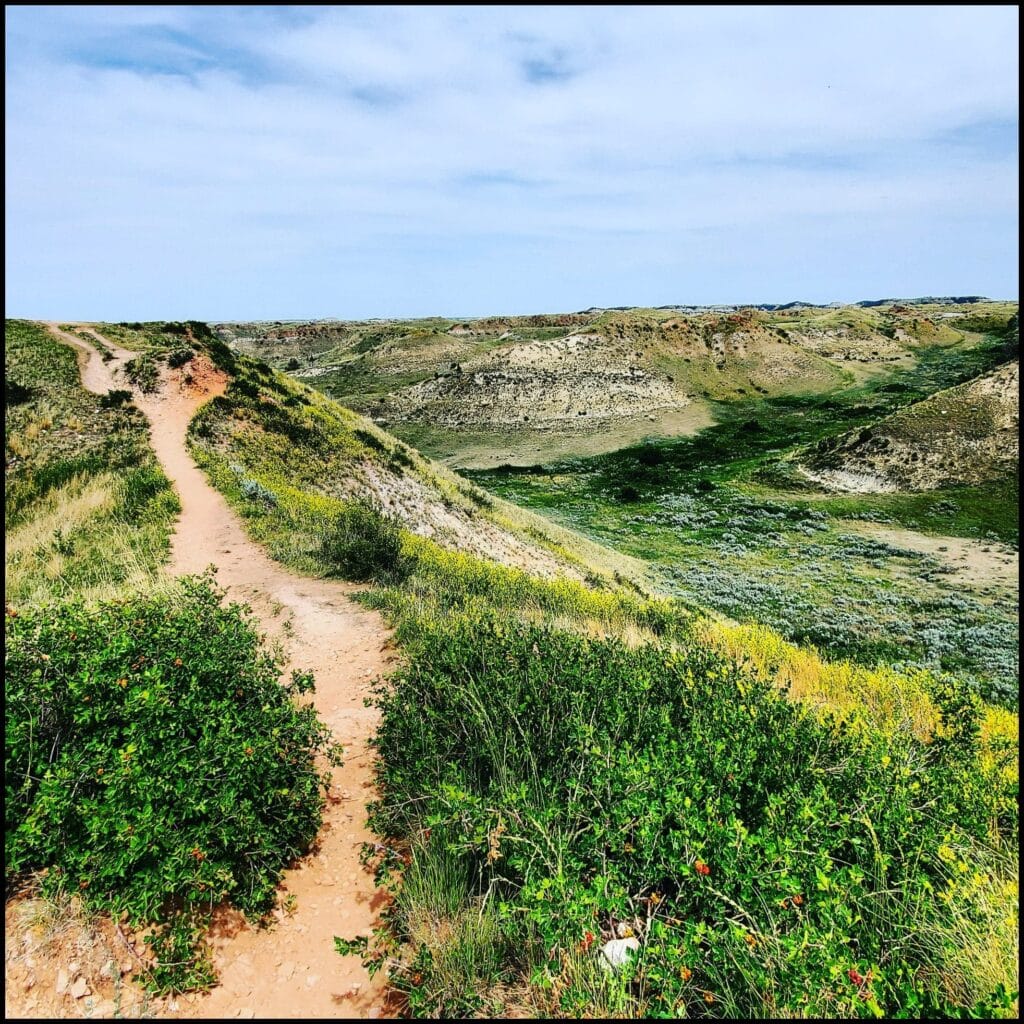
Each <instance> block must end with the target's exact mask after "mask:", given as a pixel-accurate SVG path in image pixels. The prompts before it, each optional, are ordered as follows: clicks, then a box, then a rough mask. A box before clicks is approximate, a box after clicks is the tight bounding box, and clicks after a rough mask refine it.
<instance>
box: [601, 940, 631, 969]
mask: <svg viewBox="0 0 1024 1024" xmlns="http://www.w3.org/2000/svg"><path fill="white" fill-rule="evenodd" d="M639 948H640V940H639V939H636V938H634V937H633V936H630V937H629V938H626V939H611V940H610V941H608V942H606V943H605V944H604V945H603V946H602V947H601V964H602V966H603V967H604V968H605V969H606V970H609V971H610V970H616V969H618V968H620V967H624V966H626V964H628V963H629V962H630V959H631V954H632V953H635V952H636V951H637V950H638V949H639Z"/></svg>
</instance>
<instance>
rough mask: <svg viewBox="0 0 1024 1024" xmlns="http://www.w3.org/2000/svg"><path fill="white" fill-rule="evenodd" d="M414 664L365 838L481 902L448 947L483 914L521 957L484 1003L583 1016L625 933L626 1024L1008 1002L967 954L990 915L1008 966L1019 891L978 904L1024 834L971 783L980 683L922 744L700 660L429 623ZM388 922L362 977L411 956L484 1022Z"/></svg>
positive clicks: (423, 1008)
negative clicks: (380, 839)
mask: <svg viewBox="0 0 1024 1024" xmlns="http://www.w3.org/2000/svg"><path fill="white" fill-rule="evenodd" d="M406 652H407V655H408V658H409V660H408V663H407V665H406V667H405V668H404V669H403V670H402V671H401V672H399V674H398V675H397V677H396V678H395V679H394V680H393V681H392V683H391V685H390V686H388V687H387V688H385V687H381V688H380V689H379V691H378V701H379V704H380V706H381V708H382V711H383V721H382V726H381V729H380V731H379V733H378V737H377V741H376V742H377V746H378V750H379V754H380V762H379V763H380V771H381V783H382V789H383V796H382V799H381V801H380V802H379V803H378V804H377V805H375V807H374V809H373V824H374V827H375V829H376V830H377V831H378V832H379V833H380V834H383V835H386V836H389V837H391V839H392V850H393V851H397V853H399V854H401V853H402V851H406V852H405V854H404V859H405V861H406V862H408V860H409V859H410V858H411V860H412V864H413V865H414V868H415V870H414V872H413V875H414V876H415V877H418V876H422V875H424V874H427V875H429V874H430V872H431V863H430V862H431V861H432V860H433V859H435V858H438V857H444V858H450V857H451V855H452V853H453V852H455V853H457V855H458V857H457V860H458V865H459V869H460V872H461V873H460V874H459V878H460V879H461V882H460V884H461V885H462V886H463V887H464V889H465V891H466V892H467V893H468V894H469V895H468V896H467V897H466V899H465V901H464V903H463V906H462V907H460V908H459V909H457V910H455V911H448V912H438V913H437V914H435V917H434V919H433V920H434V921H435V923H434V925H433V930H434V932H438V931H443V930H445V929H453V928H454V927H455V924H456V923H457V922H458V921H460V920H462V919H464V918H465V917H466V915H467V914H468V913H470V912H472V911H473V910H474V908H476V910H477V911H478V916H479V915H483V914H484V910H485V903H486V908H487V910H488V913H492V914H495V915H496V918H497V922H498V926H499V928H500V930H501V934H500V935H499V936H498V937H497V938H495V939H494V940H493V941H491V943H490V946H491V948H497V949H500V950H518V951H519V952H518V953H517V954H515V955H511V954H506V955H505V962H504V965H503V967H502V968H501V969H491V970H490V971H489V975H488V977H489V979H490V982H491V983H493V984H495V985H496V984H498V983H499V982H503V983H505V984H506V985H507V984H508V983H509V981H510V978H513V977H515V976H516V975H519V976H520V977H523V976H530V977H531V978H532V982H533V984H534V986H537V987H539V989H540V990H541V992H544V991H547V992H548V994H549V995H548V998H550V1000H551V1003H550V1005H549V1006H548V1007H547V1010H548V1011H549V1012H552V1013H559V1014H569V1015H576V1014H583V1015H587V1013H588V1010H589V1009H591V1008H592V1006H593V993H592V991H591V990H590V988H589V987H588V984H589V983H587V984H584V982H583V981H581V979H585V978H586V977H587V970H586V969H584V968H585V964H586V963H593V956H594V953H595V952H596V949H592V948H591V947H592V946H595V944H599V943H600V942H603V941H604V940H605V939H607V938H610V937H612V936H614V935H616V934H620V933H621V929H623V928H628V929H630V930H631V931H632V932H633V933H635V934H636V935H637V936H638V937H639V938H640V940H641V952H640V956H639V959H638V963H637V964H636V966H635V969H634V971H633V972H632V974H631V977H632V986H631V988H630V989H629V992H630V993H631V994H630V996H629V999H630V1000H632V1003H631V1008H630V1013H631V1014H639V1015H653V1016H664V1015H679V1014H681V1013H683V1012H685V1014H686V1015H688V1016H708V1017H718V1016H726V1017H739V1018H745V1019H751V1018H752V1017H761V1016H765V1015H766V1014H780V1015H782V1016H794V1015H798V1016H823V1017H834V1016H858V1015H862V1014H868V1013H873V1014H876V1015H882V1014H888V1015H892V1014H897V1015H898V1014H899V1013H900V1012H901V1011H904V1010H907V1009H910V1008H912V1007H913V1006H914V1005H915V1003H914V1000H917V1004H919V1005H929V1006H933V1007H938V1008H940V1009H941V1010H943V1011H949V1010H950V1008H951V1006H952V1004H954V1003H955V1004H957V1005H958V1006H966V1007H973V1006H974V1005H975V1003H978V1002H980V1001H982V1000H984V999H986V998H988V996H989V994H990V993H992V992H993V990H994V989H995V988H996V983H995V982H993V981H992V979H991V977H990V976H989V974H987V973H986V971H985V970H983V969H981V968H979V967H978V966H977V964H975V963H974V962H973V961H971V960H970V958H969V956H968V955H967V954H966V953H965V950H964V948H963V946H964V941H963V938H962V936H963V935H965V934H967V931H966V930H965V929H967V928H968V927H969V925H970V922H971V921H974V922H975V924H974V927H977V922H979V921H984V925H983V926H982V927H981V929H980V931H981V932H982V934H983V935H985V939H984V941H987V942H993V941H995V940H993V938H992V936H993V935H999V936H1000V941H1003V942H1004V946H1003V947H1000V948H1003V949H1005V951H1007V953H1009V951H1010V950H1011V949H1012V939H1010V938H1008V936H1009V935H1010V932H1012V929H1010V930H1009V931H1008V929H1007V927H1006V925H1005V921H1006V920H1009V919H1010V918H1009V917H1006V913H1007V910H1008V909H1009V907H1008V904H1007V902H1006V897H1005V896H1004V897H1000V898H1001V899H1002V903H1001V904H999V900H998V899H997V900H996V903H997V905H999V906H1000V908H1001V909H998V910H996V911H988V910H985V907H986V906H987V904H985V903H984V900H981V899H980V897H979V894H980V893H985V894H988V895H992V894H993V893H998V892H1000V891H1001V890H1000V886H1001V885H1002V884H1003V880H1005V879H1006V878H1007V877H1009V872H1010V871H1011V870H1012V866H1011V862H1010V860H1009V858H1008V857H1007V856H1006V854H1002V855H999V854H997V853H996V852H995V851H998V850H999V849H1000V848H1001V844H1003V845H1002V848H1003V849H1010V848H1012V842H1013V841H1015V838H1016V817H1015V806H1014V795H1015V787H1014V785H1013V784H1012V783H1004V784H1002V785H992V784H991V777H989V782H988V783H986V782H985V779H984V777H983V776H982V774H981V773H980V771H979V768H978V765H979V746H978V713H979V703H978V702H977V699H976V698H975V697H973V696H972V695H971V694H970V693H969V692H968V691H967V690H966V689H965V688H963V687H957V686H954V685H952V684H949V685H948V686H947V687H946V688H945V689H943V688H941V687H940V688H939V689H938V690H937V691H936V693H935V694H934V699H935V702H936V704H937V706H938V707H939V708H940V711H941V714H942V718H943V723H944V724H943V725H942V726H941V727H940V729H939V736H938V738H937V739H936V740H935V741H934V742H933V743H930V744H926V743H921V742H919V741H917V740H915V739H913V737H911V736H910V735H909V734H906V733H897V734H893V735H886V734H884V733H882V732H879V731H876V730H874V729H873V728H871V727H869V726H868V725H867V724H866V723H859V724H858V723H852V724H851V723H846V724H842V723H836V722H834V721H832V720H831V719H830V718H829V717H828V716H827V715H812V714H810V713H809V712H808V711H807V710H806V709H805V708H802V707H801V706H800V705H799V704H797V703H794V702H791V701H789V700H787V699H786V697H785V695H784V694H782V693H780V692H779V691H778V690H777V689H776V688H775V687H773V686H772V685H769V684H766V683H764V682H762V681H758V680H756V679H754V678H752V677H751V676H750V675H748V674H747V673H746V672H744V671H743V670H741V669H739V668H738V667H737V666H736V665H735V663H732V662H728V661H726V660H725V659H722V658H720V657H718V656H716V655H714V654H712V653H710V652H708V651H707V650H705V649H701V648H698V647H696V646H691V647H687V648H685V649H681V650H678V649H677V650H672V649H669V648H665V647H661V646H658V645H653V644H649V645H647V646H644V647H640V648H638V649H632V650H631V649H629V648H627V647H625V646H624V645H623V644H621V643H620V642H618V641H614V640H592V639H588V638H585V637H581V636H578V635H574V634H567V633H563V632H559V631H556V630H553V629H546V628H537V627H531V626H525V625H522V624H519V623H516V622H514V621H510V620H509V619H508V617H507V616H501V617H498V616H495V615H493V614H490V613H487V612H483V613H479V612H478V613H476V614H468V613H467V614H462V615H454V616H449V617H447V618H444V619H438V618H435V619H432V620H431V621H430V622H429V623H422V622H421V623H420V625H419V628H418V630H417V631H416V637H415V642H414V643H408V644H407V645H406ZM388 856H391V857H392V858H393V859H392V863H393V864H394V865H395V866H398V865H400V864H401V863H402V862H403V860H402V858H401V857H395V856H394V854H389V855H388ZM1001 858H1002V859H1001ZM961 865H963V866H962V867H961ZM968 865H970V866H969V867H968ZM387 866H388V865H387V862H386V860H385V863H384V864H383V867H384V868H385V869H386V868H387ZM411 871H412V869H411V868H410V869H408V870H406V872H405V873H406V874H410V872H411ZM452 871H453V868H452V867H451V865H447V866H446V867H445V872H446V874H449V875H450V874H451V872H452ZM964 872H967V873H968V874H966V875H965V874H964ZM971 872H973V874H971ZM968 879H971V881H968ZM939 891H942V892H944V893H945V894H946V895H945V896H944V897H943V898H941V899H940V898H937V896H936V894H937V893H938V892H939ZM399 906H400V909H399V911H398V912H396V915H395V916H394V920H393V922H392V924H393V927H394V932H393V934H392V935H391V936H390V937H385V938H384V939H383V940H382V942H381V945H380V947H379V948H378V949H377V950H376V952H374V953H371V955H370V956H371V960H376V961H377V962H378V963H379V962H382V960H383V958H385V957H394V956H396V955H398V956H399V958H401V956H402V955H403V952H402V951H403V947H404V950H405V952H404V955H405V956H406V958H407V959H406V962H405V964H404V966H403V967H402V968H400V969H399V970H398V971H397V972H396V973H397V974H398V975H400V977H401V978H402V985H403V987H405V988H407V989H408V988H409V987H410V982H409V978H410V977H411V976H414V977H417V978H419V979H420V983H419V984H414V985H413V986H412V987H413V988H415V989H416V992H415V998H411V999H410V1003H411V1005H413V1006H414V1007H415V1008H416V1009H417V1012H421V1013H424V1014H425V1015H438V1014H440V1015H444V1014H446V1013H458V1014H465V1013H467V1012H470V1011H472V1010H473V1009H474V1007H473V1006H472V1005H469V1004H467V1001H466V992H467V991H475V992H476V997H477V1003H476V1008H479V1007H480V1005H481V1003H480V1001H481V1000H482V999H483V1000H486V997H487V986H486V985H482V984H481V983H480V982H479V980H477V981H475V982H473V983H468V982H467V986H465V987H461V988H460V987H459V986H457V985H455V986H453V984H452V981H451V978H450V977H447V976H446V977H444V978H441V977H439V976H437V970H438V968H437V967H436V963H437V951H436V949H434V948H433V946H434V945H435V944H436V941H435V940H431V939H430V938H429V936H425V935H424V934H423V930H422V928H419V929H418V928H417V908H416V907H415V906H413V905H411V904H409V901H408V900H406V905H405V908H404V909H402V906H403V905H402V904H400V905H399ZM420 910H422V908H420ZM1000 915H1002V916H1000ZM1011 916H1012V915H1011ZM1000 921H1002V922H1003V923H1001V924H1000V923H998V922H1000ZM986 928H990V929H991V934H986ZM971 934H974V935H977V932H974V933H971ZM476 962H477V963H479V961H476ZM581 962H582V963H581ZM1009 962H1010V961H1009V959H1007V960H1006V961H1005V962H1004V963H1005V964H1009ZM449 968H450V965H449ZM467 970H468V968H467ZM1009 972H1010V969H1009V967H1006V969H1005V971H1004V975H1003V977H1004V978H1005V977H1006V976H1008V974H1009ZM953 974H956V976H957V978H958V979H959V980H958V982H957V987H956V989H955V990H954V991H953V992H952V993H951V991H950V989H949V988H948V987H946V982H945V981H943V979H946V978H949V977H950V976H952V975H953ZM467 977H468V975H467ZM441 992H449V993H455V995H454V996H452V997H451V1001H449V1002H445V1001H444V999H440V998H439V996H438V993H441ZM953 1008H954V1009H955V1007H953Z"/></svg>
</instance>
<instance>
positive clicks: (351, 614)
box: [47, 323, 391, 1019]
mask: <svg viewBox="0 0 1024 1024" xmlns="http://www.w3.org/2000/svg"><path fill="white" fill-rule="evenodd" d="M72 326H74V327H75V329H76V330H78V331H79V332H81V333H84V334H88V335H92V336H93V337H94V338H95V339H96V340H97V342H98V343H99V345H100V347H101V348H103V349H106V350H107V351H108V352H109V353H112V354H113V358H110V359H108V360H107V361H106V362H105V361H104V360H103V359H102V358H101V356H100V353H99V352H97V351H96V349H94V348H93V347H91V346H90V345H88V344H86V343H85V342H83V341H82V340H81V338H78V337H76V336H75V335H73V334H70V333H68V332H67V331H63V330H61V329H60V326H59V325H58V324H55V323H50V324H47V327H48V328H49V330H50V331H51V333H53V334H54V335H55V336H56V337H57V338H58V339H59V340H60V341H62V342H64V343H65V344H67V345H71V346H73V347H74V348H75V349H76V350H77V353H78V358H79V367H80V369H81V375H82V382H83V385H84V386H85V387H86V388H87V389H88V390H90V391H93V392H96V393H100V394H104V393H106V392H107V391H108V390H111V389H112V388H127V387H128V386H129V385H128V384H127V382H126V380H125V378H124V376H123V375H122V374H121V373H120V371H121V368H122V367H123V365H124V363H125V362H126V361H127V360H128V359H130V358H131V356H132V354H133V353H131V352H127V351H125V350H124V349H121V348H119V347H118V346H116V345H114V344H112V343H111V342H110V341H109V340H107V339H106V338H103V337H102V336H101V335H98V334H97V333H96V332H95V330H94V329H93V328H91V327H90V326H89V325H87V324H81V325H72ZM225 384H226V380H225V378H224V376H223V374H221V373H220V372H219V371H218V370H216V369H215V368H214V367H213V366H212V365H211V364H210V363H209V362H208V361H207V360H206V359H205V358H204V357H197V358H196V359H194V360H193V362H192V363H190V364H187V365H186V366H185V367H183V368H182V369H180V370H176V371H173V370H172V371H168V370H165V371H163V374H162V379H161V387H160V389H159V390H158V391H157V392H156V393H155V394H148V395H147V394H141V393H139V392H137V391H136V393H135V395H134V400H135V404H136V405H137V406H138V407H139V408H140V409H141V410H142V411H143V413H145V415H146V417H147V419H148V420H149V423H150V428H151V431H150V433H151V441H152V445H153V448H154V450H155V451H156V454H157V456H158V458H159V459H160V463H161V465H162V466H163V469H164V472H165V473H166V474H167V476H168V477H169V478H170V480H171V481H172V483H173V484H174V487H175V490H176V491H177V493H178V496H179V498H180V500H181V506H182V513H181V517H180V519H179V521H178V524H177V528H176V531H175V533H174V536H173V538H172V545H171V564H170V566H169V571H170V572H171V573H173V574H175V575H181V574H184V573H193V572H201V571H202V570H203V569H205V568H206V567H207V566H209V565H211V564H212V565H213V566H215V567H216V569H217V580H218V582H219V583H220V585H221V586H223V587H225V588H226V589H227V592H228V596H229V597H230V598H231V599H232V600H236V601H241V602H244V603H246V604H248V605H249V606H250V607H251V608H252V610H253V612H254V613H255V615H256V617H257V618H258V620H259V622H260V624H261V627H262V628H263V629H264V631H265V632H266V633H267V634H268V636H269V637H271V638H273V639H277V640H279V641H280V642H281V643H282V645H283V647H284V650H285V652H286V655H287V657H288V660H289V667H295V668H299V669H308V670H311V671H312V672H313V674H314V675H315V677H316V693H315V695H314V697H313V701H314V703H315V705H316V707H317V710H318V711H319V713H320V716H321V717H322V718H323V719H324V721H326V722H327V724H328V725H329V726H330V727H331V729H332V730H333V732H334V736H335V739H336V740H337V741H338V742H340V743H342V744H343V746H344V748H345V758H344V761H345V763H344V765H343V766H342V767H340V768H336V769H334V771H333V778H332V784H331V788H330V791H329V793H328V803H327V807H326V809H325V812H324V825H323V828H322V829H321V832H320V835H319V837H318V839H317V844H316V847H315V849H314V851H313V852H312V853H311V854H310V855H308V856H307V857H305V858H303V859H302V860H301V861H300V862H299V863H298V864H297V865H296V866H295V867H294V868H293V869H292V870H290V871H288V872H287V873H286V875H285V879H284V882H283V885H282V889H283V893H282V899H283V900H284V899H287V900H288V903H287V905H288V906H289V908H290V909H289V912H287V913H285V912H283V911H276V912H275V917H276V918H277V922H276V924H275V925H274V926H273V927H272V928H271V929H269V930H267V929H256V928H251V927H249V926H248V925H247V924H246V923H245V921H244V920H243V919H242V917H241V915H234V914H227V915H224V916H223V917H222V918H221V919H220V920H218V922H217V924H216V925H215V928H214V931H213V943H214V948H215V952H216V962H217V966H218V973H219V975H220V984H219V985H218V986H217V987H216V988H214V989H213V990H212V991H211V992H209V993H207V994H205V995H193V996H185V997H181V998H179V999H178V1000H176V1001H174V1002H171V1003H169V1004H167V1010H168V1012H166V1013H161V1016H180V1017H212V1018H224V1017H259V1018H307V1019H308V1018H321V1017H331V1018H342V1019H344V1018H354V1017H378V1016H390V1015H391V1010H389V1008H388V1006H387V1005H386V991H385V985H384V982H383V979H382V977H381V975H377V976H376V977H375V978H373V979H370V978H369V977H368V975H367V974H366V972H365V971H364V970H363V968H362V965H361V963H360V962H359V959H358V958H357V957H345V958H342V957H339V956H338V954H337V953H336V952H335V951H334V936H335V935H340V936H343V937H346V938H351V937H353V936H355V935H361V934H369V932H370V930H371V928H372V926H373V924H374V922H375V921H376V919H377V917H378V916H379V913H380V911H381V909H382V906H381V902H382V896H381V894H379V893H378V892H377V891H376V890H375V888H374V884H373V878H372V875H371V873H370V872H369V871H368V870H367V869H366V868H364V867H363V866H361V865H360V864H359V852H360V848H361V846H362V844H363V842H365V841H367V840H371V839H372V838H373V837H372V835H371V834H370V833H369V831H368V830H367V827H366V812H365V804H366V802H367V800H368V799H371V798H372V797H373V781H372V752H371V749H370V747H369V745H368V741H369V739H370V737H371V736H372V735H373V732H374V729H375V726H376V723H377V713H376V711H375V710H374V709H369V708H366V707H365V706H364V704H363V700H364V698H365V697H366V696H367V695H368V693H369V690H370V683H371V681H372V680H373V679H374V677H376V676H377V675H379V674H380V673H381V672H383V671H386V670H387V668H388V665H389V663H390V660H391V656H390V654H389V653H388V652H389V633H388V631H387V629H386V627H385V626H384V624H383V622H382V620H381V618H380V616H379V615H377V614H376V613H375V612H370V611H367V610H364V609H362V608H360V607H359V606H358V605H356V604H355V603H354V602H353V601H352V600H351V599H350V594H351V593H352V591H353V590H354V589H355V588H354V587H352V586H351V585H348V584H344V583H339V582H334V581H328V580H319V579H311V578H307V577H302V576H298V575H295V574H294V573H291V572H289V571H288V570H287V569H285V568H284V567H283V566H281V565H279V564H278V563H276V562H274V561H272V560H271V559H270V558H269V557H268V556H267V554H266V553H265V551H264V550H263V549H262V548H261V547H259V546H258V545H256V544H255V543H253V542H252V541H251V540H249V538H248V537H247V536H246V535H245V532H244V531H243V529H242V526H241V524H240V523H239V521H238V518H237V516H236V515H235V513H234V512H232V511H231V509H230V508H229V506H228V504H227V502H226V501H225V500H224V498H223V497H222V496H221V495H220V494H219V493H218V492H217V491H215V490H214V489H213V488H212V487H211V486H210V485H209V483H208V482H207V480H206V477H205V475H204V474H203V473H202V472H201V471H200V469H199V468H198V467H197V466H196V464H195V463H194V462H193V461H192V458H191V456H190V455H189V453H188V449H187V448H186V444H185V433H186V430H187V427H188V423H189V420H190V419H191V418H192V416H193V415H194V414H195V411H196V410H197V409H198V408H199V406H200V405H202V404H203V402H205V401H207V400H208V399H209V398H210V397H212V396H213V395H214V394H219V393H220V392H221V391H223V390H224V387H225Z"/></svg>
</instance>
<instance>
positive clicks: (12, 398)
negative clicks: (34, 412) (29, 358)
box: [4, 377, 32, 408]
mask: <svg viewBox="0 0 1024 1024" xmlns="http://www.w3.org/2000/svg"><path fill="white" fill-rule="evenodd" d="M31 398H32V389H31V388H27V387H25V386H24V385H23V384H19V383H18V382H17V381H16V380H10V379H9V378H7V377H4V407H5V408H6V407H7V406H12V405H23V404H24V403H25V402H27V401H29V400H30V399H31Z"/></svg>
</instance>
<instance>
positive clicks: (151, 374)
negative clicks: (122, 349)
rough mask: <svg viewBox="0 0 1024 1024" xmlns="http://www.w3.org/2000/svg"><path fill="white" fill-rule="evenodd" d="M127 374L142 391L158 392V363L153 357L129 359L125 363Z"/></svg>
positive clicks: (145, 356)
mask: <svg viewBox="0 0 1024 1024" xmlns="http://www.w3.org/2000/svg"><path fill="white" fill-rule="evenodd" d="M124 368H125V372H126V373H127V374H128V379H129V380H130V381H131V382H132V383H133V384H134V385H135V386H136V387H137V388H140V389H141V390H142V391H145V392H147V393H148V392H151V391H156V386H157V382H158V380H159V376H158V372H157V366H156V362H155V361H154V359H153V357H152V356H148V355H142V356H136V357H135V358H134V359H129V360H128V362H127V363H125V367H124Z"/></svg>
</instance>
